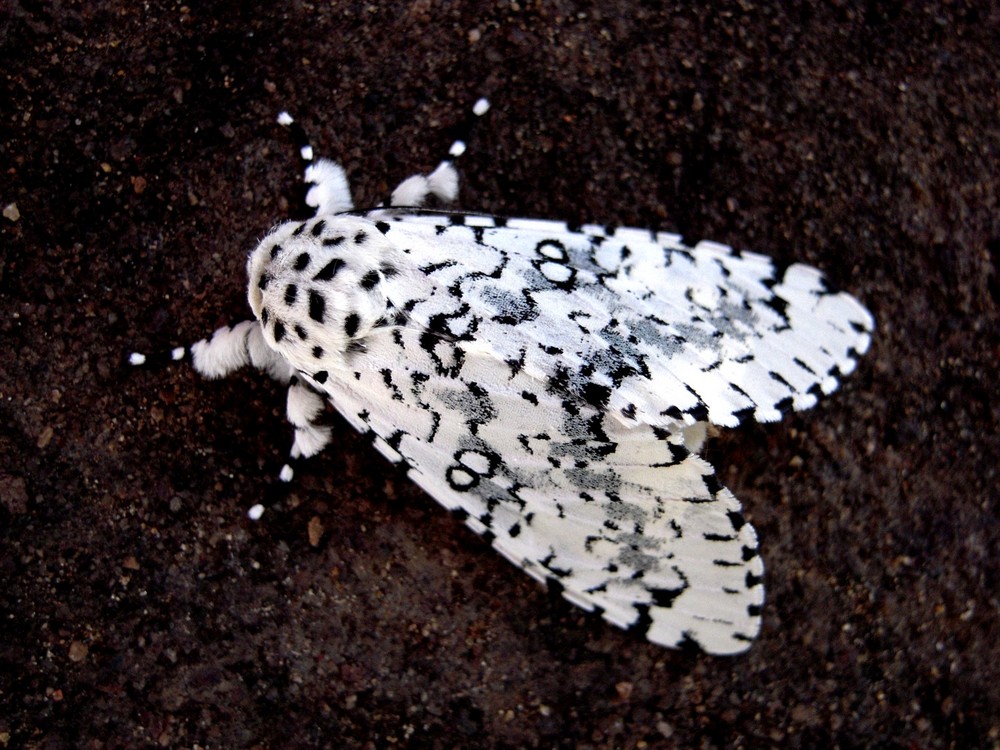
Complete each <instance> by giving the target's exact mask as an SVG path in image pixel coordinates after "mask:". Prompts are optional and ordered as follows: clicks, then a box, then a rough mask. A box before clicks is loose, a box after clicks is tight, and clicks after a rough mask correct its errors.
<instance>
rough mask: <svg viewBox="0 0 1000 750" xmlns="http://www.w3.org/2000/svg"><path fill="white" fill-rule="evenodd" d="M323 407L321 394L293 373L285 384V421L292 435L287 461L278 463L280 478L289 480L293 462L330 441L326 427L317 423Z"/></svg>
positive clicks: (309, 455) (315, 451)
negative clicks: (286, 388) (291, 430)
mask: <svg viewBox="0 0 1000 750" xmlns="http://www.w3.org/2000/svg"><path fill="white" fill-rule="evenodd" d="M325 409H326V401H325V400H324V399H323V396H322V395H320V394H319V393H318V392H317V391H316V390H314V389H313V388H311V387H309V385H307V384H306V383H304V382H302V381H301V380H300V379H299V378H298V377H296V376H294V375H293V376H292V379H291V382H290V383H289V385H288V401H287V405H286V413H287V415H288V421H289V423H291V425H292V427H294V428H295V438H294V439H293V440H292V449H291V451H289V458H288V463H286V464H285V465H284V466H282V467H281V473H280V474H279V475H278V476H279V478H280V479H281V481H283V482H290V481H291V480H292V477H293V476H295V470H294V469H293V468H292V467H293V465H294V464H295V463H297V462H298V461H299V460H300V459H305V458H310V457H312V456H315V455H316V454H317V453H319V452H320V451H322V450H323V449H324V448H326V446H327V445H329V444H330V435H331V430H330V428H329V427H328V426H326V425H320V424H317V419H318V418H319V417H320V415H322V414H323V412H324V411H325Z"/></svg>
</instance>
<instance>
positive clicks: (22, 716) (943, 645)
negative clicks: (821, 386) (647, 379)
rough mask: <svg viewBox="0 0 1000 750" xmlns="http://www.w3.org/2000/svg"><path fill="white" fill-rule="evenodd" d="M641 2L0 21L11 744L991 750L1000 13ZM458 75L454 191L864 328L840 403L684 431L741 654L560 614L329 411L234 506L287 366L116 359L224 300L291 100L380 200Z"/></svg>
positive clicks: (2, 649)
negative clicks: (653, 233)
mask: <svg viewBox="0 0 1000 750" xmlns="http://www.w3.org/2000/svg"><path fill="white" fill-rule="evenodd" d="M658 5H659V4H655V3H642V2H620V3H606V4H602V5H600V6H599V7H600V10H597V9H595V8H589V7H588V6H586V5H584V4H577V3H570V2H537V3H536V2H531V1H530V0H528V1H524V2H521V1H520V0H519V1H518V2H504V3H495V4H483V3H469V2H454V3H444V2H433V1H432V0H413V1H412V2H409V3H402V2H386V3H371V4H363V3H339V2H333V3H328V4H316V5H313V4H309V3H300V2H292V3H279V4H275V5H274V7H272V8H270V9H266V10H262V9H250V8H249V4H244V3H240V2H206V3H203V4H196V3H192V4H191V5H190V6H184V5H177V4H174V3H170V2H159V1H158V0H152V1H151V2H146V3H134V2H120V1H119V0H112V1H109V2H103V3H86V2H46V1H44V0H42V1H39V2H28V1H27V0H12V3H11V4H10V5H8V6H7V7H6V8H4V9H3V10H2V11H0V55H2V58H0V59H3V61H4V63H3V66H2V73H0V86H2V89H0V100H2V101H3V102H4V106H3V107H2V113H0V114H2V116H0V165H2V170H0V207H2V208H3V212H2V217H0V232H2V239H0V242H2V244H0V341H2V350H3V354H2V355H0V623H2V625H0V628H2V631H0V747H2V746H7V747H18V748H20V747H32V748H63V747H65V748H136V747H150V746H161V747H187V748H193V747H216V748H218V747H226V748H244V747H246V748H252V747H257V748H286V747H287V748H298V747H322V746H325V747H345V748H353V747H370V748H388V747H413V748H423V747H428V748H451V747H496V748H520V747H544V748H549V747H567V748H568V747H578V748H641V747H648V748H659V747H666V748H669V747H685V748H690V747H703V748H739V747H768V746H773V747H789V748H799V747H841V748H852V747H874V748H948V747H959V748H972V747H994V748H995V747H1000V718H998V717H1000V688H998V685H1000V645H998V642H1000V628H998V621H997V613H998V607H1000V604H998V575H997V573H998V560H1000V533H998V524H997V521H998V518H997V516H998V494H1000V493H998V488H997V485H998V481H997V466H998V462H1000V445H998V444H1000V437H998V429H997V427H998V423H1000V394H998V381H997V363H998V362H997V361H998V355H1000V334H998V317H1000V316H998V296H1000V279H998V275H997V274H998V268H997V266H998V263H1000V258H998V256H1000V205H998V198H1000V177H998V174H1000V171H998V157H1000V125H998V123H1000V112H998V108H1000V94H998V84H997V70H998V69H1000V31H998V29H1000V15H998V11H997V6H996V5H995V4H994V3H963V2H940V3H926V4H917V3H909V4H907V3H855V2H836V3H817V4H810V3H780V4H779V3H773V4H758V3H752V2H742V1H741V2H722V3H716V4H714V5H713V9H712V10H711V11H699V10H697V9H694V8H692V7H691V4H690V3H686V2H676V3H671V4H670V7H667V8H662V9H654V8H656V7H657V6H658ZM484 93H485V94H488V95H489V96H490V97H491V99H492V101H493V102H494V109H493V111H492V112H491V113H490V115H489V116H488V117H487V118H486V119H485V120H484V121H483V122H481V123H480V124H479V127H478V130H477V131H476V132H475V134H474V136H473V138H472V139H471V141H470V148H469V152H468V153H467V154H466V156H465V157H463V161H462V163H461V167H462V172H463V180H464V184H463V189H462V201H461V203H462V205H463V206H464V207H467V208H470V209H475V210H481V211H489V212H493V213H498V214H503V215H510V216H524V215H527V216H536V217H542V218H561V219H567V220H571V221H577V222H581V221H600V222H606V223H613V224H628V225H637V226H656V227H660V228H663V229H671V230H676V231H680V232H682V233H683V234H684V235H685V236H686V237H688V238H689V239H692V240H695V239H699V238H709V239H715V240H718V241H721V242H726V243H730V244H734V245H737V246H740V247H747V248H751V249H754V250H757V251H759V252H764V253H768V254H770V255H773V256H774V257H776V258H778V259H779V260H781V261H785V262H787V261H792V260H796V259H798V260H804V261H806V262H810V263H813V264H815V265H818V266H820V267H822V268H823V269H825V270H826V271H827V272H828V273H829V275H830V277H831V278H832V279H833V280H834V281H835V282H837V283H838V284H839V285H841V286H843V287H845V288H847V289H849V290H850V291H852V292H853V293H855V294H856V295H857V296H858V297H859V298H861V299H862V300H863V301H865V302H866V304H867V305H869V307H870V308H871V310H872V311H873V313H874V314H875V317H876V319H877V321H878V331H877V334H876V338H875V342H874V345H873V348H872V350H871V351H870V352H869V354H868V356H867V357H865V358H864V360H863V361H862V363H861V366H860V367H859V369H858V371H857V372H856V373H855V374H854V375H853V376H852V377H851V378H849V379H848V380H847V381H846V383H845V387H844V388H843V389H842V390H841V391H840V392H838V393H837V394H836V395H835V396H834V397H833V398H831V399H829V400H828V401H826V402H825V403H824V404H823V405H821V406H820V407H818V408H816V409H814V410H812V411H811V412H806V413H802V414H796V415H794V416H792V417H790V418H788V419H786V420H785V421H784V422H782V423H780V424H778V425H769V426H766V427H750V428H748V429H744V430H741V431H738V432H735V433H726V434H724V435H722V436H720V438H719V439H717V440H716V441H715V442H714V444H713V445H712V446H711V447H710V449H709V458H710V459H711V460H712V461H713V462H714V463H715V465H716V466H717V467H718V469H719V474H720V476H721V478H722V479H723V481H724V482H725V483H726V484H727V485H728V486H729V487H730V488H731V489H732V490H733V492H734V493H735V494H736V495H737V497H739V498H741V500H742V501H743V503H744V506H745V508H746V511H747V515H748V516H749V518H750V519H751V520H752V521H753V523H754V524H755V525H756V527H757V530H758V533H759V535H760V538H761V545H762V550H763V553H764V556H765V560H766V563H767V585H768V603H767V606H766V609H765V617H764V630H763V632H762V634H761V637H760V639H759V641H758V642H757V644H756V645H755V646H754V647H753V648H752V649H751V650H750V651H749V652H748V653H747V654H746V655H744V656H741V657H738V658H712V657H706V656H691V655H684V654H680V653H677V652H672V651H668V650H664V649H661V648H658V647H656V646H652V645H650V644H647V643H646V642H644V641H642V640H640V639H637V638H635V637H632V636H630V635H629V634H627V633H624V632H622V631H619V630H617V629H615V628H613V627H611V626H609V625H607V624H605V623H604V622H603V621H602V620H600V619H599V618H596V617H592V616H587V615H584V614H582V613H580V612H579V611H577V610H576V609H574V608H573V607H571V606H570V605H568V604H566V603H564V602H562V601H561V600H559V599H557V598H553V597H552V596H550V595H549V594H548V593H547V592H546V591H545V590H544V589H542V588H541V587H538V586H537V585H535V584H534V583H533V582H532V581H531V580H530V579H528V578H527V577H526V576H523V575H522V574H520V573H518V572H517V571H516V570H514V569H513V568H512V567H511V566H510V565H509V564H508V563H507V562H505V561H504V560H503V559H501V558H500V557H499V556H498V555H496V554H494V553H493V552H492V551H491V550H490V549H489V547H488V545H487V544H485V543H484V542H483V541H482V540H481V539H479V538H478V537H476V536H475V535H473V534H472V533H471V532H469V531H468V530H466V529H465V527H464V526H462V525H460V524H459V523H457V522H456V521H455V520H454V519H452V518H451V517H450V516H449V515H448V514H447V513H445V512H443V511H441V510H440V509H439V507H438V506H437V505H436V504H435V502H434V501H433V500H431V499H430V498H429V497H427V496H425V495H424V494H422V493H421V492H420V491H419V490H417V489H416V488H415V487H413V486H411V485H410V484H409V483H408V482H407V480H406V479H405V477H403V476H402V474H401V473H400V472H398V471H396V470H393V469H392V468H390V467H389V466H388V465H387V464H386V463H385V462H384V461H383V460H382V459H381V458H380V457H378V456H377V455H376V454H375V452H374V451H373V450H372V449H371V448H370V446H368V445H367V444H366V442H365V441H364V440H362V439H361V438H360V437H359V436H357V435H355V434H353V433H352V432H351V431H349V430H348V429H347V428H346V427H343V428H342V429H341V430H339V431H338V433H337V439H336V441H335V445H334V446H333V449H331V450H329V451H328V452H327V453H326V454H324V455H323V456H321V457H319V458H317V459H316V460H314V461H312V462H311V463H310V464H309V465H308V467H306V468H305V469H304V470H303V471H302V472H300V474H299V476H298V478H297V480H296V482H295V484H294V489H293V492H292V495H291V497H290V498H287V499H286V502H285V505H286V506H287V508H288V509H287V510H285V511H284V512H280V513H274V512H272V513H269V514H268V515H266V516H265V518H264V520H263V521H261V522H259V523H253V522H251V521H249V520H247V518H246V515H245V512H246V509H247V508H248V507H249V506H250V505H252V504H254V503H255V502H258V501H260V500H261V499H262V498H266V497H268V496H269V494H270V493H272V492H275V491H276V488H275V474H276V472H277V469H278V468H279V467H280V465H281V461H282V458H283V454H284V452H285V450H286V446H287V444H288V440H289V435H288V429H287V427H286V426H285V424H284V423H283V418H282V412H283V396H282V393H281V392H280V389H279V388H277V387H276V386H275V385H273V384H271V383H269V382H266V381H265V379H264V378H263V376H256V375H254V374H247V375H246V376H245V377H239V378H234V379H232V380H230V381H221V382H205V381H203V380H200V379H199V378H198V377H196V376H195V375H194V374H193V373H192V372H191V371H190V369H189V368H187V367H186V366H180V367H174V368H168V369H161V370H159V371H139V372H136V371H130V370H129V369H128V368H127V367H126V366H125V364H124V354H125V353H126V352H128V351H131V350H133V349H136V348H139V349H146V350H157V349H163V348H165V347H168V346H171V345H174V344H177V343H185V342H191V341H193V340H196V339H198V338H200V337H201V336H203V335H204V334H206V333H208V332H210V331H211V330H212V329H214V328H215V327H216V326H219V325H221V324H225V323H231V322H235V321H236V320H239V319H242V318H243V317H245V316H246V314H247V311H246V303H245V300H244V291H243V284H244V279H243V275H244V271H243V266H244V262H245V257H246V253H247V252H248V251H249V250H250V249H251V248H252V247H253V245H254V243H255V240H256V239H257V238H258V237H260V236H262V234H263V233H264V232H266V230H267V229H268V228H269V227H270V226H271V225H272V224H273V223H275V222H277V221H280V220H282V219H284V218H287V217H288V216H289V215H290V214H293V213H295V212H296V211H297V206H298V205H299V204H298V201H299V198H300V190H299V188H298V184H297V180H298V173H299V165H298V162H297V159H296V156H295V153H294V150H293V149H292V148H291V145H290V143H289V139H288V136H287V134H286V133H285V132H284V131H282V129H281V128H279V127H278V126H277V125H275V123H274V118H275V114H276V113H277V112H278V111H279V110H281V109H289V110H291V111H292V112H294V113H296V114H297V116H298V117H299V119H300V121H301V122H302V123H303V124H304V125H305V126H306V128H307V129H308V130H309V131H310V132H311V133H312V134H313V140H314V143H315V145H316V147H317V150H318V151H319V152H320V153H323V154H326V155H330V156H333V157H335V158H338V159H340V160H341V161H342V162H343V163H344V164H345V165H346V167H347V169H348V172H349V174H350V176H351V177H352V180H353V183H354V186H355V189H356V193H357V194H359V195H362V196H368V198H369V199H375V198H378V197H380V196H382V195H384V194H385V193H386V192H387V191H388V190H389V189H390V188H391V187H392V186H394V185H395V183H396V182H398V181H399V180H400V179H402V178H403V177H405V176H407V175H409V174H411V173H413V172H414V171H417V170H427V169H429V168H431V167H433V166H434V164H435V163H436V162H437V160H438V158H439V157H440V156H441V154H442V153H443V151H444V149H446V148H447V146H448V144H449V143H450V140H451V137H452V134H453V131H452V129H453V127H454V126H455V125H457V124H458V123H460V122H462V121H463V120H464V119H465V117H466V113H467V112H468V109H469V107H470V106H471V104H472V102H473V101H474V100H475V99H476V98H477V97H478V96H480V95H482V94H484ZM361 202H362V203H363V202H364V201H361Z"/></svg>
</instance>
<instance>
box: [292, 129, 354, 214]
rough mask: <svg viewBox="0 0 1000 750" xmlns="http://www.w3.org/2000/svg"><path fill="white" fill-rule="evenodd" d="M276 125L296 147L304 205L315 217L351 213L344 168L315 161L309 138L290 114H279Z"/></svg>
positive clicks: (327, 162) (322, 160)
mask: <svg viewBox="0 0 1000 750" xmlns="http://www.w3.org/2000/svg"><path fill="white" fill-rule="evenodd" d="M278 124H279V125H282V126H284V127H286V128H288V129H289V130H291V132H292V137H293V138H294V139H295V140H296V141H297V144H298V148H299V156H300V157H301V158H302V162H303V164H305V173H304V176H303V180H304V182H305V185H306V196H305V201H306V205H307V206H309V207H310V208H314V209H316V216H323V215H325V214H337V213H341V212H342V211H351V210H353V209H354V201H353V200H352V199H351V186H350V184H349V183H348V181H347V173H346V172H344V168H343V167H342V166H340V165H339V164H337V162H335V161H331V160H329V159H316V158H315V152H314V151H313V147H312V145H311V144H310V143H309V136H308V135H307V134H306V131H305V130H304V129H303V127H302V126H301V125H299V124H298V123H297V122H296V121H295V119H294V118H293V117H292V116H291V115H290V114H288V113H287V112H281V113H280V114H279V115H278Z"/></svg>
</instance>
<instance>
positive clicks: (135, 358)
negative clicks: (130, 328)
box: [128, 352, 146, 367]
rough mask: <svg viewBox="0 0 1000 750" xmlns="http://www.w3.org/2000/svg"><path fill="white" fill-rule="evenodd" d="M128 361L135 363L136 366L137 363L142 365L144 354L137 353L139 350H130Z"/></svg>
mask: <svg viewBox="0 0 1000 750" xmlns="http://www.w3.org/2000/svg"><path fill="white" fill-rule="evenodd" d="M128 362H129V364H130V365H135V366H136V367H138V366H139V365H144V364H146V355H145V354H139V352H132V353H131V354H130V355H128Z"/></svg>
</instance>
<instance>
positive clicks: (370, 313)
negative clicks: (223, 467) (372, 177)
mask: <svg viewBox="0 0 1000 750" xmlns="http://www.w3.org/2000/svg"><path fill="white" fill-rule="evenodd" d="M249 272H250V295H249V296H250V303H251V307H252V308H253V310H254V313H255V315H256V316H257V318H258V320H259V321H260V323H261V325H260V327H259V328H258V329H257V330H256V332H251V333H248V337H250V336H256V337H260V336H262V337H263V342H264V343H265V344H266V345H267V347H270V349H271V350H272V351H273V352H275V353H276V355H277V356H278V357H280V359H281V360H283V361H285V362H287V363H288V365H289V366H290V368H291V372H293V373H294V375H292V385H293V388H294V387H306V386H308V387H309V388H312V389H316V390H317V391H321V392H322V393H324V394H325V395H326V396H327V397H328V398H329V400H330V402H331V403H332V404H333V405H334V406H335V407H336V408H337V409H338V410H339V411H340V412H341V413H342V414H343V415H344V417H345V418H346V419H347V420H348V422H349V423H350V424H352V425H353V426H354V427H355V428H357V429H358V430H360V431H362V432H364V433H367V434H370V435H371V436H372V439H373V441H374V444H375V446H376V447H377V448H378V449H379V450H380V451H381V452H382V453H383V454H384V455H385V456H387V457H388V458H389V459H390V460H392V461H394V462H397V463H402V464H404V465H405V466H407V467H408V474H409V476H410V477H411V478H412V479H413V480H414V481H415V482H416V483H417V484H419V485H420V486H421V487H422V488H423V489H424V490H426V491H427V492H428V493H429V494H430V495H431V496H433V497H434V498H435V499H436V500H438V501H439V502H440V503H441V504H442V505H444V506H445V507H446V508H449V509H451V510H453V511H455V512H456V513H458V514H460V515H461V516H462V517H463V518H464V519H465V520H466V523H467V524H468V525H469V526H470V527H471V528H472V529H474V530H475V531H477V532H479V533H481V534H484V535H486V536H487V537H488V538H489V539H490V541H491V542H492V544H493V546H494V547H495V548H496V549H497V550H498V551H500V552H501V553H502V554H503V555H504V556H505V557H507V558H508V559H509V560H511V561H512V562H514V563H515V564H516V565H518V566H520V567H521V568H523V569H524V570H525V571H526V572H528V573H529V574H530V575H532V576H534V577H535V578H537V579H538V580H540V581H548V582H550V583H552V584H555V585H557V586H558V587H559V588H560V589H561V590H562V592H563V594H564V596H565V597H566V598H567V599H568V600H570V601H572V602H573V603H575V604H577V605H579V606H581V607H583V608H584V609H586V610H597V611H599V612H601V614H602V615H603V616H604V617H605V618H606V619H607V620H609V621H610V622H612V623H614V624H616V625H619V626H622V627H628V628H635V629H639V630H641V631H643V632H644V633H645V635H646V636H647V637H648V638H649V639H650V640H651V641H653V642H655V643H659V644H662V645H666V646H674V647H684V646H697V647H700V648H702V649H704V650H705V651H708V652H711V653H717V654H731V653H737V652H740V651H743V650H745V649H746V648H747V647H748V646H749V643H750V641H751V640H752V639H753V638H754V636H755V635H756V634H757V632H758V631H759V629H760V612H761V606H762V604H763V601H764V590H763V564H762V562H761V558H760V556H759V554H758V550H757V539H756V534H755V532H754V530H753V528H752V527H751V526H750V524H748V523H747V522H746V521H745V520H744V518H743V516H742V513H741V508H740V504H739V502H738V501H737V500H736V499H735V498H734V497H733V495H732V494H731V493H730V492H729V491H728V490H727V489H725V488H724V487H722V486H721V484H720V482H719V481H718V479H717V478H716V476H715V473H714V471H713V469H712V468H711V466H709V465H708V464H707V463H706V462H705V461H704V460H703V459H701V458H700V457H699V456H698V455H697V452H698V450H699V449H700V447H701V444H702V442H703V440H704V437H705V425H706V423H714V424H717V425H724V426H734V425H736V424H738V423H739V422H741V421H742V420H745V419H751V418H753V419H757V420H762V421H770V420H775V419H777V418H779V417H780V415H781V414H782V413H783V412H784V411H787V410H789V409H803V408H807V407H809V406H812V405H813V404H815V403H816V400H817V397H818V396H820V395H822V394H825V393H829V392H831V391H832V390H833V389H834V388H835V387H836V386H837V383H838V377H839V376H840V375H841V374H845V373H848V372H850V371H851V370H852V369H853V367H854V362H855V357H856V356H857V355H858V354H859V353H862V352H864V351H865V349H866V348H867V346H868V343H869V340H870V332H871V330H872V328H873V320H872V318H871V316H870V314H869V313H868V311H867V310H865V308H864V307H862V306H861V305H860V303H858V302H857V301H856V300H855V299H854V298H853V297H851V296H849V295H847V294H845V293H841V292H838V291H836V290H832V289H830V288H829V287H828V285H827V284H826V282H825V281H824V280H823V277H822V276H821V275H820V274H819V272H818V271H816V270H815V269H813V268H810V267H808V266H804V265H792V266H789V267H787V268H784V269H778V268H776V267H775V266H774V264H773V263H772V262H771V260H770V259H768V258H766V257H764V256H761V255H756V254H753V253H745V252H744V253H740V252H736V251H733V250H731V249H729V248H727V247H724V246H721V245H717V244H714V243H700V244H698V245H697V246H695V247H687V246H685V245H684V244H683V243H682V242H681V241H680V238H678V237H677V236H675V235H669V234H663V233H653V232H649V231H645V230H638V229H629V228H625V229H617V230H612V229H609V228H605V227H599V226H584V227H580V228H569V227H567V226H566V225H564V224H561V223H557V222H549V221H538V220H518V219H510V220H499V219H494V218H491V217H484V216H474V215H464V214H445V213H439V212H425V211H418V210H408V209H397V208H386V209H378V210H375V211H371V212H366V213H343V214H337V215H320V216H318V217H317V218H315V219H313V220H310V221H308V222H302V223H288V224H284V225H281V226H279V227H278V228H277V229H275V230H274V231H273V232H272V233H271V234H270V235H269V236H268V237H267V238H265V239H264V240H263V241H262V242H261V244H260V246H259V247H258V248H257V250H255V251H254V253H253V255H252V256H251V259H250V263H249ZM213 343H214V340H213ZM252 343H253V342H252V341H251V339H250V338H248V339H247V347H248V348H249V347H250V346H251V344H252ZM256 364H258V366H263V365H261V364H259V363H256ZM196 365H197V363H196ZM272 365H273V363H272ZM223 369H224V368H223ZM299 380H301V383H300V382H299ZM289 411H290V414H291V413H292V407H291V395H290V409H289ZM312 411H315V409H313V410H312ZM293 421H294V420H293ZM300 421H303V422H308V421H309V420H302V419H300ZM297 429H298V427H297ZM303 452H304V453H308V452H309V451H303Z"/></svg>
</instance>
